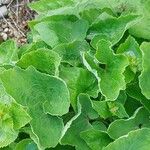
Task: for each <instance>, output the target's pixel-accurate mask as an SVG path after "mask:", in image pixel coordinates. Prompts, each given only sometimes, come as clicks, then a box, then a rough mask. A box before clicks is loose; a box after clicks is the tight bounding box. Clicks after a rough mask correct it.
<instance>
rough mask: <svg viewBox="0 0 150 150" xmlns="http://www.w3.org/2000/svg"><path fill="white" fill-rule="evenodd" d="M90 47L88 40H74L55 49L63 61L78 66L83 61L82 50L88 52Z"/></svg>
mask: <svg viewBox="0 0 150 150" xmlns="http://www.w3.org/2000/svg"><path fill="white" fill-rule="evenodd" d="M89 49H90V46H89V44H88V43H87V42H86V41H74V42H72V43H67V44H60V45H58V46H56V47H55V48H54V49H53V51H55V52H57V53H58V54H59V55H60V57H61V58H62V62H66V63H69V64H70V65H72V66H78V65H80V64H81V63H82V57H81V52H86V51H88V50H89Z"/></svg>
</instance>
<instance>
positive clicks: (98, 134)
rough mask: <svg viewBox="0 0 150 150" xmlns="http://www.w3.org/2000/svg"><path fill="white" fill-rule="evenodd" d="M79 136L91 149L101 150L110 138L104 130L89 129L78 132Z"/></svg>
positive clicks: (110, 140)
mask: <svg viewBox="0 0 150 150" xmlns="http://www.w3.org/2000/svg"><path fill="white" fill-rule="evenodd" d="M80 136H81V138H83V139H84V141H85V142H86V143H87V145H88V146H89V147H90V148H91V149H92V150H97V149H98V150H102V149H103V148H104V147H105V146H107V145H108V144H109V143H110V142H112V139H111V138H110V137H109V136H108V134H107V133H106V132H103V131H100V130H95V129H90V130H86V131H83V132H81V133H80Z"/></svg>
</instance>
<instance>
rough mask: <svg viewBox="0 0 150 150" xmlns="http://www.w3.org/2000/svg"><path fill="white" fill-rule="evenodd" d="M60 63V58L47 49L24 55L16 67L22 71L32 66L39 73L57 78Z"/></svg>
mask: <svg viewBox="0 0 150 150" xmlns="http://www.w3.org/2000/svg"><path fill="white" fill-rule="evenodd" d="M39 60H40V61H39ZM60 61H61V58H60V57H59V55H58V54H57V53H56V52H54V51H51V50H49V49H38V50H36V51H31V52H29V53H26V54H24V55H23V56H22V57H21V59H20V60H19V61H18V62H17V65H18V66H19V67H21V68H24V69H26V68H28V67H29V66H31V65H32V66H34V67H35V68H36V69H37V70H39V71H41V72H44V73H48V74H50V75H56V76H57V75H58V74H59V71H58V67H59V65H60Z"/></svg>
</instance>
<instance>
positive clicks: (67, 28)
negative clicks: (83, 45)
mask: <svg viewBox="0 0 150 150" xmlns="http://www.w3.org/2000/svg"><path fill="white" fill-rule="evenodd" d="M34 29H35V30H36V31H37V32H38V33H39V35H40V38H41V39H42V40H43V41H44V42H45V43H46V44H48V45H49V46H51V47H55V46H56V45H58V44H60V43H68V42H73V41H75V40H77V41H83V40H84V38H85V37H86V32H87V30H88V23H87V21H85V20H82V19H81V20H77V21H75V22H71V21H67V20H66V21H65V20H64V21H63V20H62V21H57V22H56V21H51V22H50V21H49V22H48V21H47V22H41V23H38V24H36V25H35V26H34Z"/></svg>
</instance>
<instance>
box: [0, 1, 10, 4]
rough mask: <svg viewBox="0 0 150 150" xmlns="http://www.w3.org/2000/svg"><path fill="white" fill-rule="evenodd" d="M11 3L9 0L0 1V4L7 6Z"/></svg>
mask: <svg viewBox="0 0 150 150" xmlns="http://www.w3.org/2000/svg"><path fill="white" fill-rule="evenodd" d="M10 2H11V0H0V4H5V5H7V4H9V3H10Z"/></svg>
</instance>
